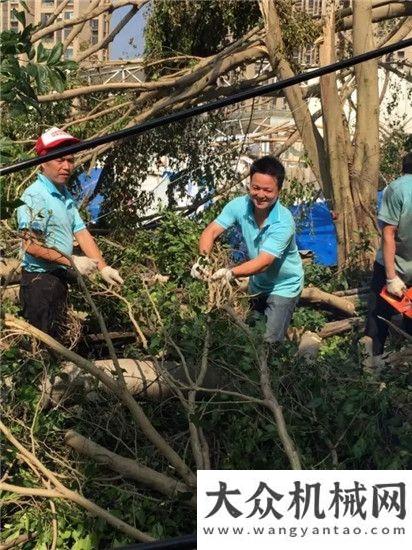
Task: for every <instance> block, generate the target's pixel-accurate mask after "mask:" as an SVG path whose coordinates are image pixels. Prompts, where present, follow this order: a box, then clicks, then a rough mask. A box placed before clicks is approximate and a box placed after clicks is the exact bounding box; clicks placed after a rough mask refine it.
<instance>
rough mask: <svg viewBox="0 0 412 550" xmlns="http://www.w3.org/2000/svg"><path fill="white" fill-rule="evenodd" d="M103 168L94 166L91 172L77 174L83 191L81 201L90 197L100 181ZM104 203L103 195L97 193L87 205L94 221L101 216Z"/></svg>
mask: <svg viewBox="0 0 412 550" xmlns="http://www.w3.org/2000/svg"><path fill="white" fill-rule="evenodd" d="M101 173H102V169H101V168H93V169H92V170H91V171H90V174H85V173H83V174H80V175H79V176H77V181H78V183H79V184H80V186H81V189H82V192H81V194H80V197H78V198H79V202H81V201H82V200H83V199H85V198H86V197H90V196H91V195H92V194H93V192H94V189H95V187H96V185H97V182H98V181H99V178H100V176H101ZM102 203H103V197H102V195H96V196H95V197H94V198H93V200H92V201H90V202H89V204H88V205H87V211H88V212H89V214H90V217H91V220H92V222H93V223H96V222H97V219H98V217H99V212H100V208H101V206H102Z"/></svg>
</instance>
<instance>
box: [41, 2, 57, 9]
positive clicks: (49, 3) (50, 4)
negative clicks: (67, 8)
mask: <svg viewBox="0 0 412 550" xmlns="http://www.w3.org/2000/svg"><path fill="white" fill-rule="evenodd" d="M42 4H43V5H45V6H47V7H48V8H51V7H53V6H54V0H42Z"/></svg>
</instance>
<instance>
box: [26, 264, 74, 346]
mask: <svg viewBox="0 0 412 550" xmlns="http://www.w3.org/2000/svg"><path fill="white" fill-rule="evenodd" d="M67 294H68V284H67V274H66V273H65V270H64V269H56V270H55V271H52V272H49V273H29V272H28V271H25V270H23V271H22V276H21V282H20V303H21V306H22V309H23V317H24V318H25V319H26V320H27V321H28V322H29V323H30V324H32V325H33V326H35V327H36V328H38V329H40V330H42V331H43V332H46V333H47V334H49V335H50V336H53V338H56V339H57V340H62V338H63V335H64V334H65V332H66V327H67Z"/></svg>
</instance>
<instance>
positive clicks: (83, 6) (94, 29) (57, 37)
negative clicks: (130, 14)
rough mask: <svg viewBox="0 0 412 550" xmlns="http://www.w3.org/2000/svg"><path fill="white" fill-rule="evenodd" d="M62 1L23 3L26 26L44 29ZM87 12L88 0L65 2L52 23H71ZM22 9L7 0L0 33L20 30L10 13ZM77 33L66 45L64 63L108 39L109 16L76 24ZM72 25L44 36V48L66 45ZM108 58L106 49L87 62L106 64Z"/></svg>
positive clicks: (0, 18) (2, 7) (1, 8)
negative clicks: (60, 43)
mask: <svg viewBox="0 0 412 550" xmlns="http://www.w3.org/2000/svg"><path fill="white" fill-rule="evenodd" d="M63 2H64V0H27V1H26V4H27V6H28V8H29V10H30V13H27V12H25V13H26V22H27V23H32V24H33V25H39V24H40V25H45V24H47V21H49V20H50V19H51V18H53V17H54V15H55V13H56V11H59V9H60V8H61V5H62V3H63ZM106 3H109V0H101V4H102V5H103V4H106ZM89 8H90V2H89V0H68V2H65V6H64V8H63V9H62V10H61V12H60V13H59V14H58V16H57V17H56V19H55V20H54V21H53V23H56V22H58V21H67V23H69V21H70V20H75V19H76V18H78V17H79V16H81V15H82V14H84V13H85V12H87V11H88V10H89ZM22 9H23V8H22V6H21V5H20V3H19V2H18V1H16V0H14V1H13V0H8V1H6V2H3V3H2V4H1V5H0V30H1V31H3V30H15V31H19V30H21V29H22V26H21V24H20V23H19V21H18V20H17V18H16V16H15V15H14V14H13V11H14V10H16V11H22ZM75 27H76V28H77V30H80V28H81V30H80V32H79V34H77V36H75V37H74V38H73V40H72V41H71V42H70V44H68V45H67V48H66V49H65V57H66V59H74V60H76V59H77V58H78V56H79V54H81V52H82V51H85V50H87V49H88V48H90V47H91V46H93V45H94V44H98V43H99V42H101V41H102V40H103V39H104V38H105V37H107V36H108V34H109V30H110V15H109V14H107V13H103V14H101V15H99V16H97V17H95V18H93V19H90V20H89V21H86V22H84V23H80V24H78V25H76V26H75ZM73 28H74V27H73V25H70V24H68V25H67V26H65V27H64V28H62V29H59V30H56V31H55V32H53V33H51V34H50V35H48V36H45V37H43V38H42V39H41V41H42V43H43V45H44V47H45V48H48V49H49V48H52V47H53V46H54V45H55V44H56V43H58V42H63V43H65V41H67V39H68V38H69V35H70V33H71V32H72V31H73ZM108 57H109V54H108V48H103V49H102V50H100V51H98V52H96V53H95V54H93V58H92V59H91V60H96V61H100V62H101V61H106V60H107V59H108Z"/></svg>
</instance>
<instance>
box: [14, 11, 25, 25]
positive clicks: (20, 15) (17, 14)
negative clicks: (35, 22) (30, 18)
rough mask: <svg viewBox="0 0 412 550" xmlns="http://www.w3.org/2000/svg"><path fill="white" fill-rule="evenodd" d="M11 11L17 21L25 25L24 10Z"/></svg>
mask: <svg viewBox="0 0 412 550" xmlns="http://www.w3.org/2000/svg"><path fill="white" fill-rule="evenodd" d="M11 13H12V14H13V15H14V17H15V18H16V19H17V21H18V22H19V23H21V24H22V25H23V27H25V26H26V14H25V13H24V11H17V10H16V9H13V11H12V12H11Z"/></svg>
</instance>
